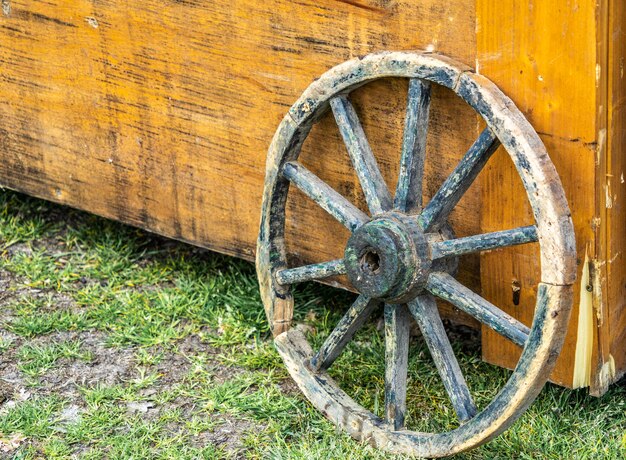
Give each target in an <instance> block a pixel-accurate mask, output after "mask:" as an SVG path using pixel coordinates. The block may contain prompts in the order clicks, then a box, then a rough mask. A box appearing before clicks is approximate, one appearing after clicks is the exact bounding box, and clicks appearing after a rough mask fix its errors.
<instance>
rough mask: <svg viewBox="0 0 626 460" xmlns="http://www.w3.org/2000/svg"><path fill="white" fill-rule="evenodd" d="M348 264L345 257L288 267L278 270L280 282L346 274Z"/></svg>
mask: <svg viewBox="0 0 626 460" xmlns="http://www.w3.org/2000/svg"><path fill="white" fill-rule="evenodd" d="M345 273H346V266H345V264H344V262H343V259H337V260H331V261H329V262H322V263H319V264H311V265H304V266H302V267H297V268H287V269H284V270H279V271H278V272H276V281H277V282H278V284H293V283H301V282H303V281H312V280H319V279H323V278H328V277H329V276H336V275H345Z"/></svg>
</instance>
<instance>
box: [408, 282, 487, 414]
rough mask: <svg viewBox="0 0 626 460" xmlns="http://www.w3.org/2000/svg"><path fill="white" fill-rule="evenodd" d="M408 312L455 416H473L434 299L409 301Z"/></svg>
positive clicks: (468, 392)
mask: <svg viewBox="0 0 626 460" xmlns="http://www.w3.org/2000/svg"><path fill="white" fill-rule="evenodd" d="M409 309H410V311H411V313H412V314H413V317H414V318H415V320H416V321H417V324H418V326H419V328H420V330H421V331H422V335H423V336H424V340H425V341H426V345H427V346H428V349H429V350H430V354H431V356H432V357H433V361H434V362H435V365H436V366H437V370H438V371H439V376H440V377H441V380H442V381H443V385H444V387H445V389H446V391H447V393H448V396H449V397H450V402H452V406H453V407H454V410H455V411H456V414H457V417H458V418H459V420H460V421H461V422H466V421H468V420H469V419H471V418H472V417H473V416H474V415H476V405H475V404H474V401H473V400H472V395H471V394H470V391H469V388H468V386H467V383H466V382H465V377H463V372H461V368H460V367H459V363H458V361H457V359H456V356H455V355H454V351H453V350H452V345H450V340H449V339H448V336H447V335H446V330H445V329H444V327H443V322H442V321H441V317H440V316H439V311H438V310H437V303H436V302H435V299H434V298H433V296H431V295H428V294H427V295H422V296H419V297H417V298H416V299H415V300H413V301H411V302H409Z"/></svg>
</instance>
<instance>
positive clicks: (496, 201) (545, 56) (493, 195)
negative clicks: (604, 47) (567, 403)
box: [476, 0, 599, 386]
mask: <svg viewBox="0 0 626 460" xmlns="http://www.w3.org/2000/svg"><path fill="white" fill-rule="evenodd" d="M596 13H597V10H596V3H595V1H593V0H581V1H577V2H571V3H563V2H532V3H528V2H522V1H519V0H504V1H502V2H497V3H495V2H490V1H488V0H477V2H476V22H477V28H476V29H477V59H476V66H477V71H478V72H479V73H481V74H484V75H485V76H487V77H488V78H490V79H491V80H493V81H494V82H495V83H496V84H497V85H498V86H499V87H500V88H501V89H502V90H503V91H504V92H505V93H506V94H507V95H508V96H509V97H511V99H513V101H514V102H515V103H516V105H517V106H518V107H519V108H520V110H521V111H522V112H523V113H524V114H525V116H526V117H527V118H528V119H529V121H530V123H531V124H532V125H533V127H534V128H535V129H536V130H537V132H538V133H539V134H540V136H541V138H542V140H543V141H544V143H545V145H546V147H547V149H548V152H549V154H550V157H551V159H552V161H553V162H554V163H555V165H556V167H557V170H558V172H559V175H560V176H561V180H562V182H563V186H564V188H565V192H566V194H567V199H568V201H569V205H570V209H571V210H572V218H573V221H574V226H575V231H576V238H577V245H578V248H577V249H578V254H582V255H583V257H584V254H585V249H587V248H588V250H589V251H591V254H596V251H597V247H596V235H595V230H596V227H597V220H596V217H597V215H596V204H597V203H596V199H595V183H596V182H595V181H596V154H597V150H598V149H597V146H598V142H599V132H598V121H597V119H596V113H597V108H598V100H597V93H596V83H597V82H596V69H597V67H596V64H598V62H599V61H598V50H597V48H596V34H597V32H598V23H597V17H596ZM482 179H483V182H482V200H483V203H482V212H481V228H482V231H484V232H486V231H497V230H503V229H506V228H511V227H515V226H523V225H528V224H531V223H532V217H531V214H530V210H529V207H528V205H527V201H526V197H525V192H524V190H523V188H522V186H521V183H520V181H519V178H518V177H517V174H516V172H515V171H514V169H513V166H512V164H511V162H510V160H509V159H508V156H507V155H506V154H505V153H504V152H502V151H501V150H500V151H498V152H497V153H496V154H495V155H494V157H493V159H492V161H491V162H490V163H489V164H488V166H487V168H486V169H485V173H484V175H483V177H482ZM538 255H539V254H538V251H537V249H536V248H532V247H530V246H518V247H512V248H508V249H505V250H502V251H495V252H492V253H488V254H484V255H483V256H482V257H481V283H482V293H483V296H484V297H485V298H487V299H489V300H490V301H491V302H492V303H494V304H495V305H497V306H498V307H500V308H502V309H503V310H504V311H506V312H507V313H509V314H511V315H512V316H514V317H516V318H517V319H519V320H520V321H522V322H523V323H525V324H527V325H530V322H531V320H532V317H533V311H534V304H535V300H536V295H537V293H536V285H537V282H538V280H539V279H538V273H537V272H538V270H537V267H538ZM581 271H582V263H581V264H580V266H579V271H578V274H579V278H578V282H580V274H581ZM579 290H580V289H579V286H577V287H576V288H575V292H576V293H578V292H579ZM578 303H579V299H578V296H576V298H575V299H574V306H575V308H574V312H573V315H572V321H571V323H570V328H569V330H568V334H567V338H566V343H565V345H564V347H563V351H562V353H561V357H560V358H559V360H558V362H557V366H556V368H555V370H554V372H553V374H552V376H551V379H552V380H553V381H555V382H557V383H560V384H563V385H566V386H571V385H572V377H573V371H574V369H573V365H574V355H575V351H576V343H577V337H576V332H577V318H578V314H577V308H576V307H577V305H578ZM483 356H484V358H485V359H486V360H487V361H489V362H492V363H496V364H500V365H503V366H507V367H512V366H514V365H515V363H516V361H517V357H518V356H519V352H518V351H517V350H515V349H514V347H513V346H512V345H511V344H508V343H506V341H505V340H503V339H501V338H500V337H497V336H496V334H494V333H493V332H491V331H489V330H488V329H486V328H483Z"/></svg>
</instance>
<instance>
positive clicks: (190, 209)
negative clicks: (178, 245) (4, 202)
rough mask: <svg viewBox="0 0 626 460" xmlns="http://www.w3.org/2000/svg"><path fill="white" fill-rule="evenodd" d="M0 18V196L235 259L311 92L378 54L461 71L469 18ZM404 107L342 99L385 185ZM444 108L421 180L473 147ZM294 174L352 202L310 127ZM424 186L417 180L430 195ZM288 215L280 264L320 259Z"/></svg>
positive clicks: (53, 14) (181, 13)
mask: <svg viewBox="0 0 626 460" xmlns="http://www.w3.org/2000/svg"><path fill="white" fill-rule="evenodd" d="M8 4H10V11H8V10H9V9H7V11H8V12H7V13H5V14H4V16H3V17H2V18H1V19H2V20H1V21H0V43H2V44H3V45H2V46H1V47H0V61H1V62H2V73H1V74H0V81H1V85H0V120H2V121H0V156H1V157H2V161H1V162H0V183H1V184H2V185H5V186H8V187H11V188H15V189H18V190H22V191H25V192H27V193H29V194H31V195H36V196H39V197H43V198H46V199H49V200H53V201H57V202H60V203H64V204H68V205H70V206H74V207H78V208H82V209H87V210H88V211H90V212H93V213H96V214H100V215H103V216H106V217H110V218H113V219H116V220H119V221H122V222H126V223H129V224H132V225H137V226H140V227H143V228H147V229H149V230H151V231H154V232H157V233H160V234H163V235H166V236H170V237H173V238H177V239H180V240H184V241H189V242H192V243H194V244H198V245H201V246H204V247H208V248H211V249H215V250H218V251H222V252H226V253H229V254H235V255H238V256H241V257H245V258H248V259H252V257H253V248H254V244H255V240H256V235H257V232H258V223H259V210H260V197H261V191H262V187H263V179H264V170H265V155H266V151H267V147H268V145H269V143H270V140H271V138H272V135H273V133H274V131H275V129H276V127H277V126H278V123H279V122H280V120H281V118H282V117H283V115H284V114H285V113H286V111H287V109H288V108H289V106H290V105H291V104H292V103H293V102H294V101H295V100H296V99H297V97H298V96H299V94H300V93H301V92H302V91H303V90H304V89H305V88H306V86H307V85H308V84H309V83H310V82H311V81H312V80H313V79H314V78H315V77H317V76H318V75H320V74H321V73H322V72H324V71H325V70H327V69H328V68H330V67H332V66H333V65H336V64H338V63H341V62H343V61H345V60H346V59H349V58H350V57H353V56H355V55H362V54H365V53H368V52H371V51H375V50H381V49H418V48H421V49H423V48H429V49H431V50H435V51H441V52H443V53H446V54H449V55H452V56H455V57H456V58H457V59H460V60H461V61H463V62H466V63H471V62H473V61H474V57H475V55H474V53H475V36H474V32H473V31H474V14H473V7H472V6H471V5H470V6H469V7H468V5H467V4H466V3H465V2H452V3H449V4H442V3H441V2H439V1H437V0H426V1H418V0H406V1H398V2H392V3H390V2H387V1H382V0H359V1H339V0H322V1H313V0H304V1H302V2H292V1H288V0H275V1H272V2H271V4H269V3H267V2H256V1H252V0H228V1H226V0H217V1H212V2H201V1H188V2H178V1H156V0H146V1H139V0H131V1H120V0H105V1H102V2H95V3H94V2H92V1H87V0H79V1H67V0H52V1H45V2H44V1H37V0H34V1H31V0H28V1H26V0H9V1H8ZM405 97H406V86H405V85H404V84H401V83H397V82H383V83H380V84H375V85H372V88H369V87H368V88H364V89H362V90H361V91H360V94H359V95H357V96H356V104H357V106H358V107H357V108H358V109H359V112H360V113H361V114H362V116H363V119H364V126H365V130H366V132H367V133H368V135H369V136H370V141H371V144H372V146H373V147H374V149H375V152H376V155H377V157H378V158H379V160H380V161H381V168H382V170H383V172H384V174H385V177H386V178H387V179H388V181H389V182H390V183H391V182H393V181H395V176H396V174H397V156H396V154H395V152H396V151H398V152H399V144H397V146H398V148H397V149H396V150H393V149H394V148H395V146H396V140H397V139H398V138H399V136H400V135H401V126H402V124H403V117H404V114H403V113H402V112H403V110H404V109H403V106H404V104H405ZM448 98H449V96H448ZM458 105H459V104H458V103H456V102H449V101H444V102H443V103H441V104H439V105H438V106H437V107H438V108H437V109H436V110H434V117H433V123H432V131H433V133H434V137H433V136H431V141H430V142H431V149H436V150H434V157H433V160H434V163H435V165H436V166H437V168H438V167H442V168H446V169H447V170H449V169H451V168H452V167H453V164H451V162H454V161H455V160H456V159H458V158H460V156H461V154H462V153H463V147H464V145H466V144H469V143H470V142H471V140H472V139H473V138H474V135H475V134H476V133H475V130H476V128H475V125H474V121H473V119H472V116H471V114H470V115H469V117H467V118H465V119H464V121H462V122H461V123H460V124H459V123H457V122H456V121H455V120H456V118H457V115H458V110H459V109H458ZM461 110H463V109H461ZM462 113H464V114H465V113H469V111H468V109H464V111H462ZM451 127H452V128H454V129H448V128H451ZM440 151H441V152H445V154H443V155H442V154H439V152H440ZM303 158H304V159H305V160H307V159H310V163H311V164H312V168H313V169H314V170H316V171H317V172H320V174H321V175H322V176H323V177H324V178H325V179H326V180H328V182H329V183H331V185H333V186H335V187H337V189H338V190H340V191H342V192H344V193H346V194H347V195H348V196H349V197H350V198H352V199H355V200H356V201H357V202H361V197H360V195H359V193H360V192H359V189H358V185H357V182H356V177H355V176H354V175H353V174H350V168H349V162H348V157H347V154H346V152H345V148H344V147H343V144H342V143H341V142H340V140H339V137H338V136H337V132H336V128H335V127H334V126H333V124H332V123H330V122H329V121H328V120H325V121H323V122H322V123H321V124H320V126H318V127H316V128H315V130H314V133H313V135H312V138H311V140H310V141H308V142H307V146H306V148H305V152H304V154H303ZM439 174H440V172H439V170H438V169H431V172H430V174H429V175H430V176H431V177H434V179H433V180H434V181H437V180H439ZM475 201H477V200H475ZM291 209H292V210H293V211H294V213H293V217H295V214H297V219H295V218H294V219H292V221H291V222H292V226H291V230H290V238H291V239H292V240H293V245H292V248H293V253H294V254H293V255H294V257H295V258H299V259H302V260H320V259H327V258H328V257H329V256H330V255H331V254H332V253H333V252H335V251H336V250H337V249H338V248H340V247H341V244H342V242H343V240H344V239H345V235H344V234H342V233H341V232H339V231H335V230H336V228H335V227H334V226H333V224H332V223H330V222H329V221H328V220H327V219H324V218H323V217H321V216H320V214H319V213H316V212H315V211H313V210H312V209H313V208H312V206H311V205H310V203H308V202H307V201H305V200H304V199H298V200H295V201H294V203H293V204H292V208H291ZM457 221H459V222H461V223H462V225H461V228H464V229H467V230H468V231H469V229H471V228H477V226H478V217H477V216H476V215H475V213H473V212H472V213H471V214H470V215H469V216H461V218H460V219H457ZM326 230H328V232H327V231H326ZM476 264H477V262H476V261H474V267H473V268H474V269H473V270H469V271H468V273H472V272H475V271H476V270H475V268H476ZM478 281H479V280H478V278H477V277H476V276H474V281H473V282H474V285H476V283H477V282H478Z"/></svg>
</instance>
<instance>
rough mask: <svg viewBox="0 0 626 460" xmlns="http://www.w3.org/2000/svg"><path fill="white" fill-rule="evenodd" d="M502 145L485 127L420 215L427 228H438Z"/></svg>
mask: <svg viewBox="0 0 626 460" xmlns="http://www.w3.org/2000/svg"><path fill="white" fill-rule="evenodd" d="M499 145H500V142H499V141H498V139H497V137H496V136H495V134H494V133H493V132H492V131H491V130H490V129H489V128H485V129H484V130H483V132H482V133H481V134H480V136H479V137H478V139H476V141H475V142H474V143H473V144H472V146H471V147H470V148H469V150H468V151H467V153H466V154H465V156H464V157H463V158H462V159H461V161H460V162H459V165H458V166H457V167H456V168H455V169H454V171H452V174H450V175H449V176H448V178H447V179H446V180H445V182H444V183H443V185H442V186H441V187H440V188H439V190H437V193H435V195H434V196H433V197H432V198H431V200H430V201H429V202H428V204H427V205H426V206H425V207H424V210H423V211H422V213H421V214H420V216H419V217H418V222H419V223H420V226H421V227H422V229H423V230H424V231H425V232H433V231H436V230H438V228H439V227H440V226H441V225H442V224H443V223H444V222H445V220H446V219H447V218H448V215H449V214H450V211H452V209H453V208H454V207H455V206H456V204H457V203H458V202H459V200H460V199H461V197H462V196H463V194H464V193H465V192H466V191H467V189H469V188H470V186H471V185H472V183H473V182H474V179H476V176H478V173H479V172H480V171H481V170H482V169H483V167H484V166H485V164H487V161H488V160H489V158H491V155H493V152H495V151H496V149H497V148H498V146H499Z"/></svg>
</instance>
